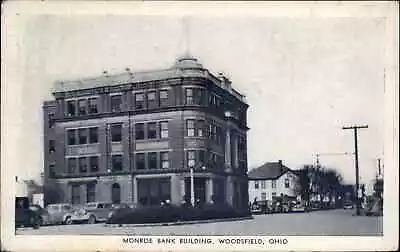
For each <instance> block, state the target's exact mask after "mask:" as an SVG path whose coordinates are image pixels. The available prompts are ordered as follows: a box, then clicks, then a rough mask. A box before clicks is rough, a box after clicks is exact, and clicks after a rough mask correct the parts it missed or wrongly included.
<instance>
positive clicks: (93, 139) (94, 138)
mask: <svg viewBox="0 0 400 252" xmlns="http://www.w3.org/2000/svg"><path fill="white" fill-rule="evenodd" d="M98 141H99V137H98V129H97V128H89V142H90V143H97V142H98Z"/></svg>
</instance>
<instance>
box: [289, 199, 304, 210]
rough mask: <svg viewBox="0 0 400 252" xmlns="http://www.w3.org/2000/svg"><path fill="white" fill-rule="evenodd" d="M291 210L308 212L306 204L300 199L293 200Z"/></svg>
mask: <svg viewBox="0 0 400 252" xmlns="http://www.w3.org/2000/svg"><path fill="white" fill-rule="evenodd" d="M291 210H292V212H307V209H306V206H305V204H304V203H303V202H300V201H297V202H293V205H292V209H291Z"/></svg>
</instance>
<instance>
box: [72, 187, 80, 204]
mask: <svg viewBox="0 0 400 252" xmlns="http://www.w3.org/2000/svg"><path fill="white" fill-rule="evenodd" d="M80 191H81V187H80V186H79V185H72V187H71V204H73V205H75V204H80V203H81V195H80V194H81V192H80Z"/></svg>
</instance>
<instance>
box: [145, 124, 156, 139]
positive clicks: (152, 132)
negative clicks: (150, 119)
mask: <svg viewBox="0 0 400 252" xmlns="http://www.w3.org/2000/svg"><path fill="white" fill-rule="evenodd" d="M147 138H148V139H155V138H157V123H155V122H154V123H148V124H147Z"/></svg>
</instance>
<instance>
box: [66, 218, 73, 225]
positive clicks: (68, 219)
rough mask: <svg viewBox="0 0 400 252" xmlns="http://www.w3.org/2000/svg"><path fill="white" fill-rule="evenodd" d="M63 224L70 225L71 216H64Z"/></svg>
mask: <svg viewBox="0 0 400 252" xmlns="http://www.w3.org/2000/svg"><path fill="white" fill-rule="evenodd" d="M64 224H65V225H71V224H72V219H71V216H68V217H67V218H65V221H64Z"/></svg>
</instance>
